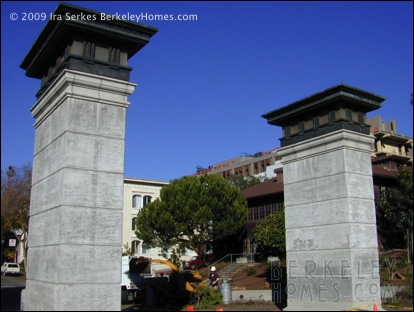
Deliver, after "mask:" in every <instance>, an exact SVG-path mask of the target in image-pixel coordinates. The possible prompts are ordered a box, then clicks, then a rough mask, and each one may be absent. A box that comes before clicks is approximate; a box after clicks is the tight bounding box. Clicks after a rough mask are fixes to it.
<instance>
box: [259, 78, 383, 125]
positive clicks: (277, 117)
mask: <svg viewBox="0 0 414 312" xmlns="http://www.w3.org/2000/svg"><path fill="white" fill-rule="evenodd" d="M384 100H385V97H382V96H379V95H376V94H374V93H371V92H367V91H364V90H361V89H358V88H355V87H351V86H348V85H346V84H338V85H336V86H333V87H331V88H328V89H326V90H323V91H321V92H318V93H315V94H313V95H311V96H308V97H306V98H304V99H301V100H299V101H296V102H293V103H291V104H288V105H286V106H283V107H281V108H278V109H275V110H273V111H271V112H268V113H266V114H263V115H262V117H263V118H265V119H267V123H269V124H271V125H275V126H284V124H285V122H286V121H287V120H290V119H292V118H296V117H298V116H303V115H305V114H307V113H309V112H310V111H315V109H319V108H321V107H326V106H330V105H332V103H336V102H342V103H345V102H347V103H353V104H354V105H356V106H358V108H359V110H360V111H364V112H369V111H372V110H375V109H378V108H380V107H381V102H383V101H384Z"/></svg>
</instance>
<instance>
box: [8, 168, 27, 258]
mask: <svg viewBox="0 0 414 312" xmlns="http://www.w3.org/2000/svg"><path fill="white" fill-rule="evenodd" d="M31 187H32V164H31V163H28V164H26V165H24V166H22V167H13V166H9V167H8V168H7V170H6V171H3V170H2V171H1V234H2V238H3V237H4V235H5V232H6V231H11V232H14V233H16V231H19V233H20V234H21V235H16V237H17V238H18V239H19V241H20V243H22V244H23V245H24V247H25V248H23V252H24V255H23V258H24V259H25V260H26V252H27V246H26V242H27V235H28V231H29V210H30V192H31Z"/></svg>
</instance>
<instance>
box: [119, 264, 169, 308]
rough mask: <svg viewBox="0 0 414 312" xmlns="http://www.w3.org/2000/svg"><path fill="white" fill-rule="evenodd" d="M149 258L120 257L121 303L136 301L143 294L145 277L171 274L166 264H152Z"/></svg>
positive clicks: (140, 298)
mask: <svg viewBox="0 0 414 312" xmlns="http://www.w3.org/2000/svg"><path fill="white" fill-rule="evenodd" d="M150 260H152V259H151V258H146V257H137V256H123V257H122V277H121V304H128V303H132V302H138V301H140V300H142V299H143V296H144V295H145V288H146V284H145V279H146V278H149V277H158V276H159V277H162V276H163V275H168V274H171V272H172V270H171V269H170V268H169V267H168V266H165V265H164V266H161V267H160V266H153V265H152V263H153V262H152V261H150Z"/></svg>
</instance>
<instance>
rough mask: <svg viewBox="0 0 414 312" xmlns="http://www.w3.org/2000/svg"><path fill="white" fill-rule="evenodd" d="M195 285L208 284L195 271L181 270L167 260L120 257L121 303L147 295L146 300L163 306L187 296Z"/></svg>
mask: <svg viewBox="0 0 414 312" xmlns="http://www.w3.org/2000/svg"><path fill="white" fill-rule="evenodd" d="M160 265H161V266H160ZM195 285H197V286H206V287H207V285H205V283H204V282H203V278H202V277H201V275H199V274H198V273H197V272H185V271H182V272H180V270H179V269H178V268H177V267H176V266H175V265H174V264H173V263H171V262H169V261H167V260H162V259H151V258H146V257H128V256H125V257H122V282H121V303H122V304H127V303H131V302H133V301H135V302H140V301H141V300H142V299H144V298H145V297H146V299H147V303H148V302H151V303H152V304H154V303H156V304H159V305H165V304H166V303H167V302H169V301H173V300H179V299H183V298H186V297H189V296H190V294H191V293H193V292H194V291H195V288H194V287H195Z"/></svg>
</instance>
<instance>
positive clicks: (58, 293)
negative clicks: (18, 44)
mask: <svg viewBox="0 0 414 312" xmlns="http://www.w3.org/2000/svg"><path fill="white" fill-rule="evenodd" d="M68 14H69V15H70V16H81V15H83V16H90V17H91V19H90V20H91V21H92V22H85V21H83V20H81V19H73V20H72V19H65V17H66V16H68ZM54 16H55V18H56V19H55V20H50V21H49V22H48V24H47V25H46V27H45V28H44V30H43V31H42V33H41V34H40V36H39V38H38V39H37V41H36V42H35V44H34V46H33V48H32V49H31V51H30V52H29V54H28V55H27V56H26V58H25V60H24V61H23V63H22V65H21V67H22V68H23V69H25V70H26V75H28V76H29V77H34V78H41V79H42V84H41V89H40V90H39V92H38V94H37V96H38V100H37V102H36V104H35V105H34V106H33V108H32V110H31V111H32V115H33V117H34V118H36V122H35V125H34V127H35V131H36V132H35V151H34V161H33V181H32V194H31V204H30V205H31V206H30V228H29V239H28V242H29V250H28V259H27V260H28V267H27V281H26V289H25V290H24V291H23V293H22V303H21V309H22V310H25V311H39V310H41V311H64V310H72V311H73V310H78V311H86V310H90V311H100V310H108V311H116V310H120V309H121V289H120V282H121V266H122V258H121V253H122V208H123V180H124V142H125V117H126V108H127V107H128V105H129V102H128V96H129V95H130V94H131V93H132V92H133V91H134V89H135V86H136V85H135V84H133V83H130V82H129V81H128V80H129V72H130V71H131V68H130V67H128V66H127V64H126V62H127V59H128V58H130V57H131V56H132V55H133V54H134V53H135V52H137V51H138V50H139V49H140V48H142V47H143V46H144V45H145V44H146V43H147V42H148V41H149V38H150V36H152V35H153V34H154V33H155V32H156V30H155V29H153V28H150V27H146V26H143V25H140V24H136V23H130V22H121V21H116V22H114V23H111V22H105V23H102V22H101V21H100V13H97V12H95V11H89V10H86V9H83V8H79V7H76V6H72V5H67V4H60V5H59V6H58V8H57V10H56V12H55V13H54ZM59 16H60V17H61V18H62V17H63V18H62V19H61V20H59V18H58V17H59Z"/></svg>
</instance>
